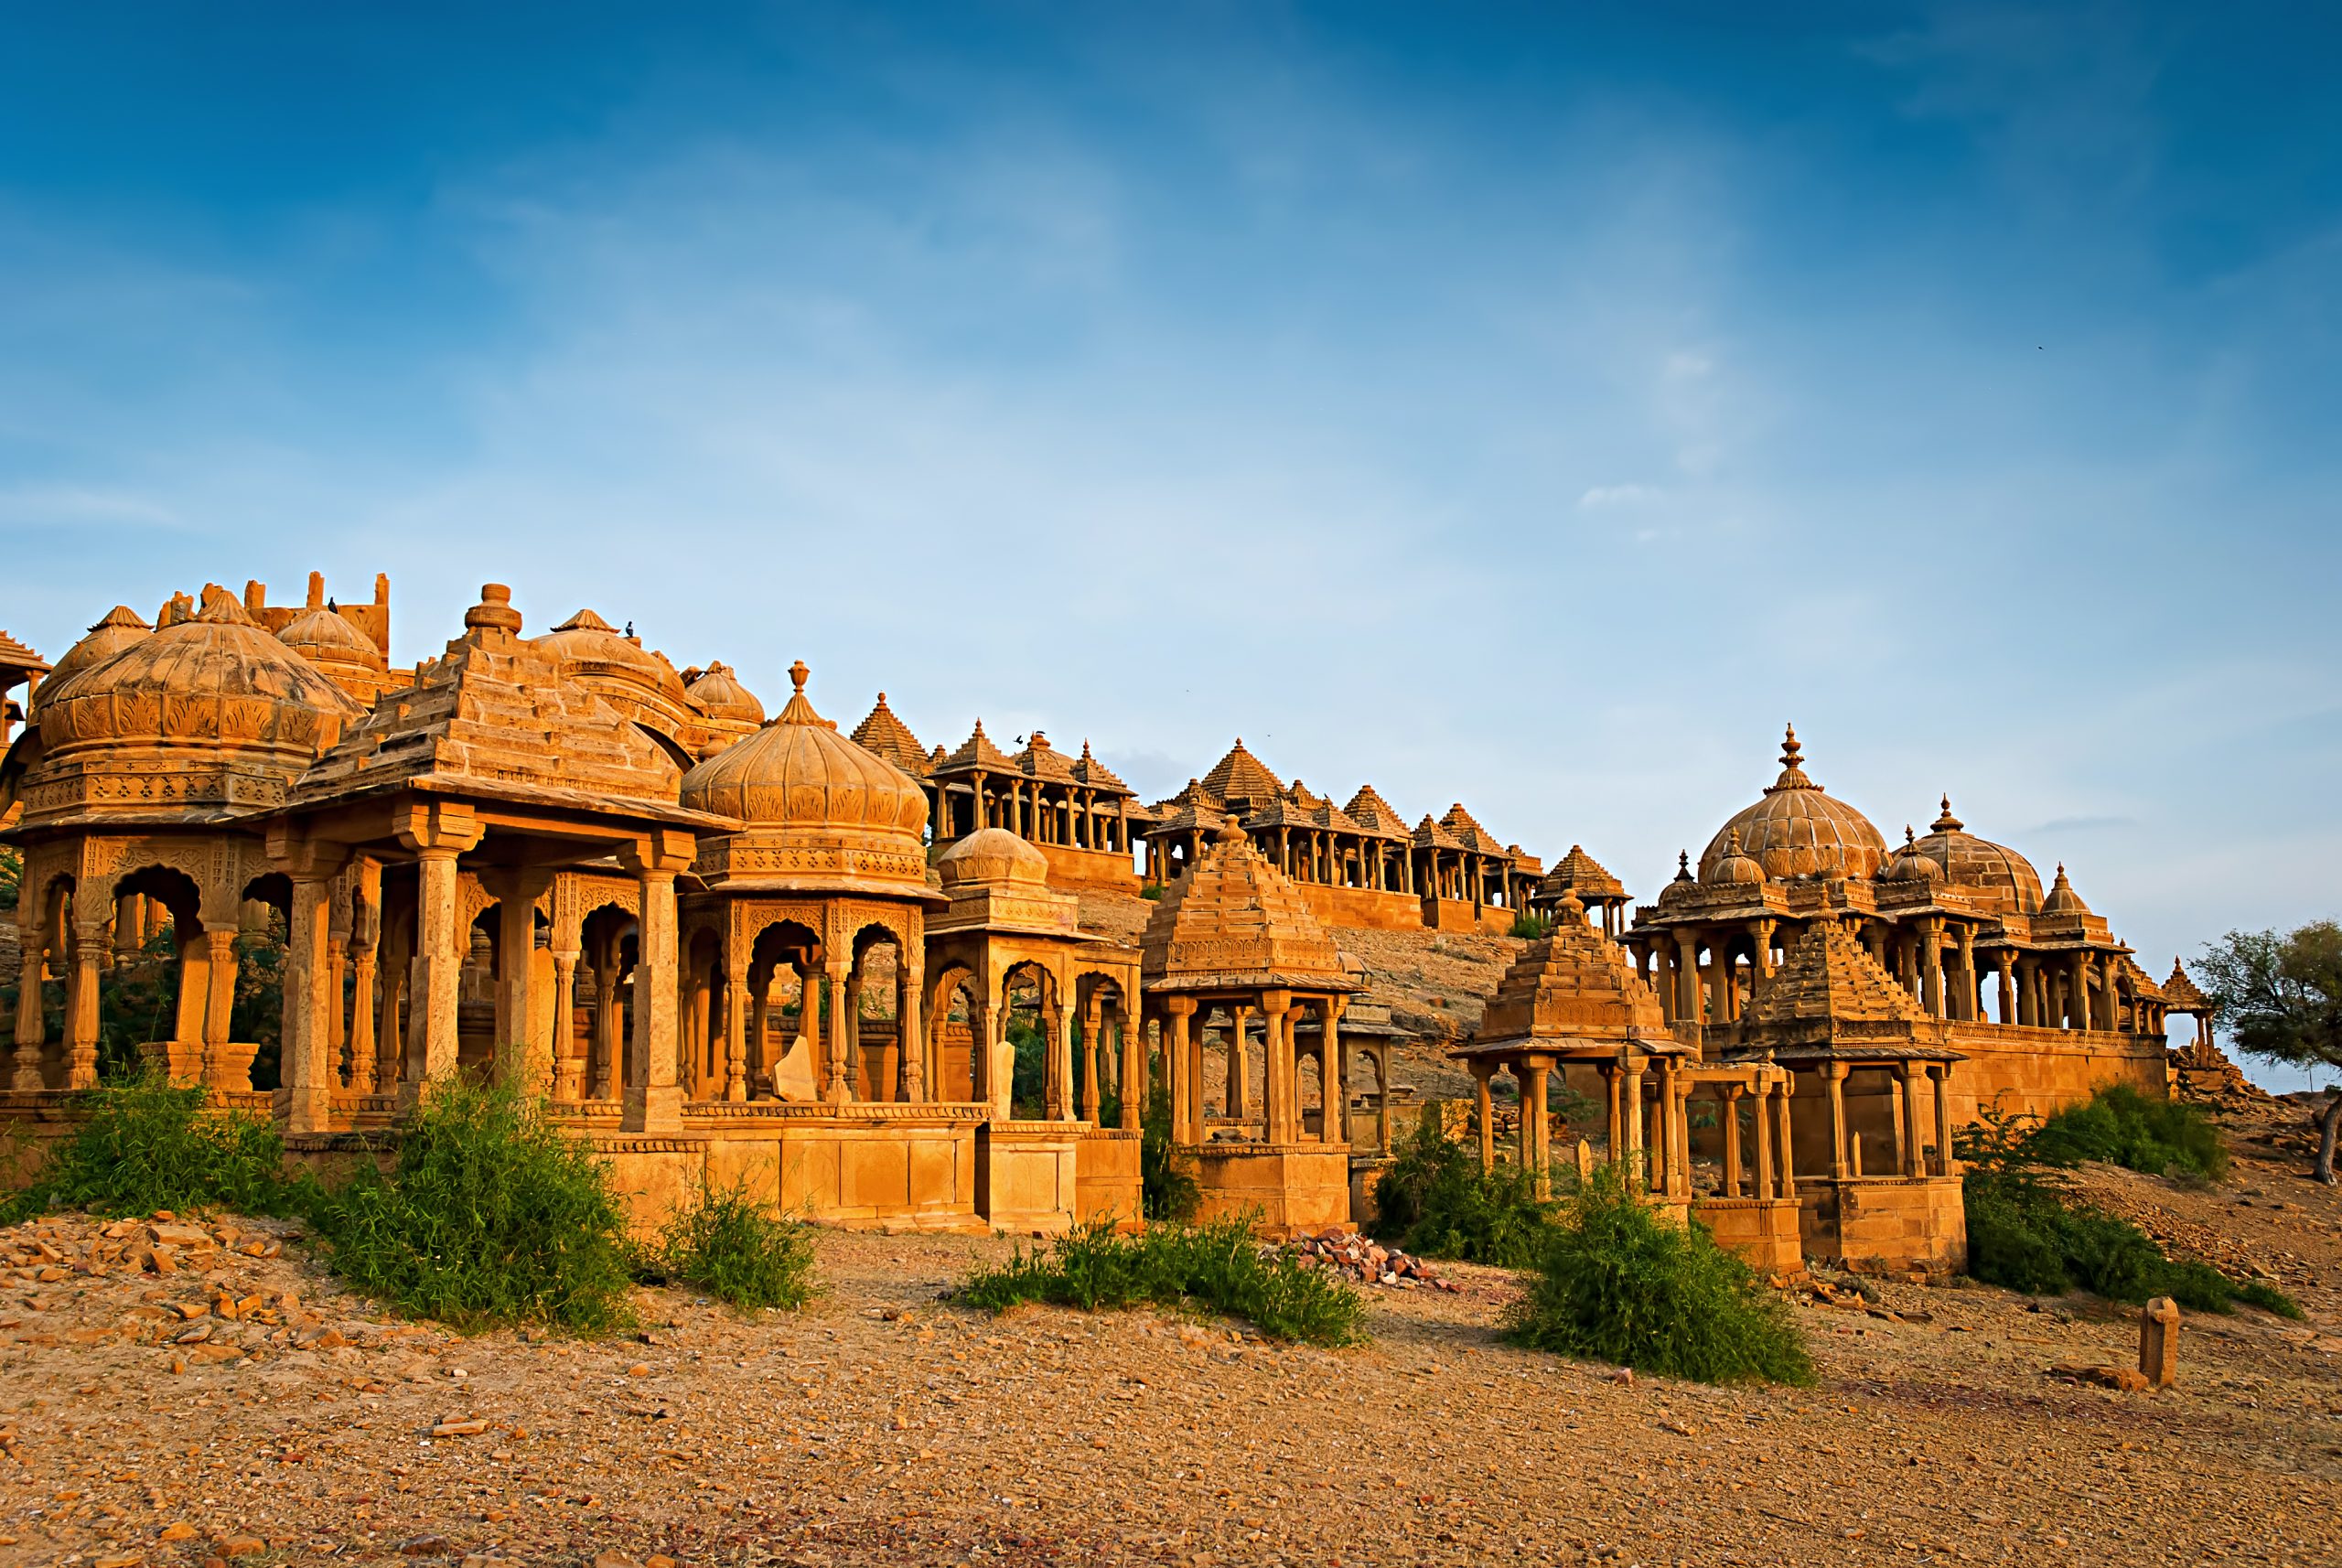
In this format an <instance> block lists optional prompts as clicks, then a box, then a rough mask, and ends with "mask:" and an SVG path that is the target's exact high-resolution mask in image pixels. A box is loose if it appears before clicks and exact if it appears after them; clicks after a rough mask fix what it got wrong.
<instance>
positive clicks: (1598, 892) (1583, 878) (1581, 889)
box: [1542, 844, 1627, 898]
mask: <svg viewBox="0 0 2342 1568" xmlns="http://www.w3.org/2000/svg"><path fill="white" fill-rule="evenodd" d="M1542 886H1543V887H1544V888H1547V889H1551V890H1552V891H1554V892H1559V891H1561V890H1562V889H1563V888H1567V889H1568V890H1569V891H1571V892H1573V893H1575V894H1576V895H1577V896H1578V897H1581V898H1583V897H1585V895H1587V894H1589V893H1592V894H1594V895H1595V896H1597V897H1608V898H1623V897H1626V896H1627V885H1626V884H1625V883H1623V882H1621V881H1619V880H1618V879H1617V877H1615V876H1613V875H1610V873H1609V872H1608V870H1606V868H1605V867H1604V866H1603V865H1602V863H1601V862H1600V861H1598V860H1596V859H1595V858H1594V857H1593V856H1592V855H1590V854H1586V853H1585V847H1584V846H1583V845H1580V844H1572V845H1570V852H1569V854H1565V855H1563V856H1562V858H1561V859H1560V860H1558V861H1556V862H1554V863H1553V869H1552V870H1551V871H1549V872H1547V873H1546V874H1545V880H1544V883H1543V885H1542Z"/></svg>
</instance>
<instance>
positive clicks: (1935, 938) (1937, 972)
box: [1921, 919, 1952, 1018]
mask: <svg viewBox="0 0 2342 1568" xmlns="http://www.w3.org/2000/svg"><path fill="white" fill-rule="evenodd" d="M1921 940H1924V941H1925V942H1926V943H1927V946H1928V1012H1929V1013H1930V1014H1932V1015H1935V1016H1936V1017H1939V1018H1949V1017H1950V1016H1951V1015H1952V1013H1951V1008H1950V1005H1949V1004H1947V1003H1946V1001H1945V998H1944V993H1943V922H1942V921H1941V920H1936V919H1930V920H1929V921H1928V925H1927V930H1926V932H1925V934H1924V936H1923V937H1922V939H1921Z"/></svg>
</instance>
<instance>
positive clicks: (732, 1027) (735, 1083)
mask: <svg viewBox="0 0 2342 1568" xmlns="http://www.w3.org/2000/svg"><path fill="white" fill-rule="evenodd" d="M723 1077H724V1083H723V1098H724V1099H725V1101H729V1102H731V1103H733V1104H739V1103H742V1102H744V1101H747V1098H748V987H747V982H746V980H745V979H744V978H743V977H742V976H741V975H740V974H738V973H736V972H735V971H734V970H733V968H732V967H730V966H729V965H728V964H727V966H726V967H725V972H724V1075H723Z"/></svg>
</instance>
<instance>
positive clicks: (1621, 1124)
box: [1595, 1062, 1627, 1165]
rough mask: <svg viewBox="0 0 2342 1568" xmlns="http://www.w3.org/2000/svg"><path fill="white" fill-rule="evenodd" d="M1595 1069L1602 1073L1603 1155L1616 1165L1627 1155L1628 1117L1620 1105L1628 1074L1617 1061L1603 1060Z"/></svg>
mask: <svg viewBox="0 0 2342 1568" xmlns="http://www.w3.org/2000/svg"><path fill="white" fill-rule="evenodd" d="M1595 1070H1597V1071H1599V1072H1600V1073H1601V1074H1602V1108H1603V1112H1604V1116H1603V1123H1602V1125H1603V1139H1602V1157H1603V1158H1604V1159H1606V1160H1607V1161H1609V1162H1610V1163H1611V1164H1612V1165H1617V1164H1619V1163H1620V1162H1621V1161H1622V1160H1623V1159H1625V1157H1626V1136H1627V1128H1626V1119H1625V1116H1624V1114H1623V1112H1622V1111H1621V1109H1620V1105H1619V1094H1620V1092H1621V1088H1622V1085H1623V1082H1624V1079H1625V1078H1626V1075H1625V1073H1623V1072H1622V1071H1620V1070H1619V1068H1618V1064H1617V1062H1603V1063H1601V1064H1599V1066H1598V1067H1597V1068H1596V1069H1595Z"/></svg>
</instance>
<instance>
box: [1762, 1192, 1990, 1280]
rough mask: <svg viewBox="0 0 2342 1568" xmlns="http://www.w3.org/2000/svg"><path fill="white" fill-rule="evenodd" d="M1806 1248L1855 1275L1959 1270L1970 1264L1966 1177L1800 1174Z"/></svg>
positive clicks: (1812, 1254) (1801, 1228)
mask: <svg viewBox="0 0 2342 1568" xmlns="http://www.w3.org/2000/svg"><path fill="white" fill-rule="evenodd" d="M1797 1187H1798V1200H1799V1208H1800V1214H1799V1225H1800V1230H1801V1234H1802V1237H1803V1240H1804V1245H1805V1251H1806V1252H1807V1253H1808V1254H1809V1255H1810V1256H1813V1257H1817V1258H1822V1259H1826V1260H1828V1261H1829V1262H1834V1263H1837V1264H1839V1265H1841V1266H1842V1267H1844V1268H1846V1269H1849V1270H1852V1271H1853V1272H1854V1273H1906V1272H1923V1273H1930V1274H1952V1273H1959V1272H1960V1271H1961V1269H1964V1268H1966V1267H1967V1266H1968V1210H1967V1208H1966V1207H1965V1206H1964V1204H1963V1203H1962V1202H1961V1189H1960V1178H1959V1177H1958V1176H1851V1177H1848V1178H1846V1179H1845V1180H1842V1181H1841V1180H1838V1179H1836V1178H1834V1177H1829V1176H1823V1177H1819V1178H1814V1177H1808V1176H1799V1177H1798V1181H1797Z"/></svg>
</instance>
